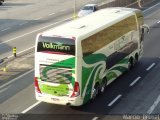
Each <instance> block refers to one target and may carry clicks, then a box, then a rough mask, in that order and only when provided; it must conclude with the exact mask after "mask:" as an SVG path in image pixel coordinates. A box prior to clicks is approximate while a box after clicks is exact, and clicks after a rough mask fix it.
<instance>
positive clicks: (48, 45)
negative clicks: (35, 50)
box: [42, 42, 70, 51]
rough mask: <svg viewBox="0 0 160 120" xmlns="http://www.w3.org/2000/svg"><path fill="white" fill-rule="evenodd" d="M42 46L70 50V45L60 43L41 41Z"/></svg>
mask: <svg viewBox="0 0 160 120" xmlns="http://www.w3.org/2000/svg"><path fill="white" fill-rule="evenodd" d="M42 44H43V48H50V49H55V50H66V51H67V50H70V46H65V45H62V44H57V45H56V44H53V43H44V42H43V43H42Z"/></svg>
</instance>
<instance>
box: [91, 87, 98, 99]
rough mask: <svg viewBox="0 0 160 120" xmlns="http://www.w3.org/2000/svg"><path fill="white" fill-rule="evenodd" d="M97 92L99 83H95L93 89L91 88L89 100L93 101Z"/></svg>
mask: <svg viewBox="0 0 160 120" xmlns="http://www.w3.org/2000/svg"><path fill="white" fill-rule="evenodd" d="M98 92H99V85H98V84H95V86H94V88H93V90H92V93H91V94H92V95H91V101H94V100H95V98H96V97H97V95H98Z"/></svg>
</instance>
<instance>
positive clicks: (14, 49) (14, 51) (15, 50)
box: [13, 47, 17, 57]
mask: <svg viewBox="0 0 160 120" xmlns="http://www.w3.org/2000/svg"><path fill="white" fill-rule="evenodd" d="M16 52H17V49H16V47H13V55H14V57H16Z"/></svg>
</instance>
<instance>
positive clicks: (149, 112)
mask: <svg viewBox="0 0 160 120" xmlns="http://www.w3.org/2000/svg"><path fill="white" fill-rule="evenodd" d="M159 102H160V95H159V96H158V97H157V99H156V101H154V103H153V105H152V106H151V107H150V108H149V110H148V111H147V114H151V113H152V112H153V111H154V109H155V108H156V107H157V105H158V103H159Z"/></svg>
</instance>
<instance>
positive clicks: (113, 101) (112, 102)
mask: <svg viewBox="0 0 160 120" xmlns="http://www.w3.org/2000/svg"><path fill="white" fill-rule="evenodd" d="M120 97H122V95H121V94H120V95H118V96H117V97H116V98H115V99H114V100H112V101H111V102H110V103H109V104H108V106H109V107H110V106H112V105H113V104H114V103H115V102H116V101H117V100H118V99H119V98H120Z"/></svg>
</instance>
